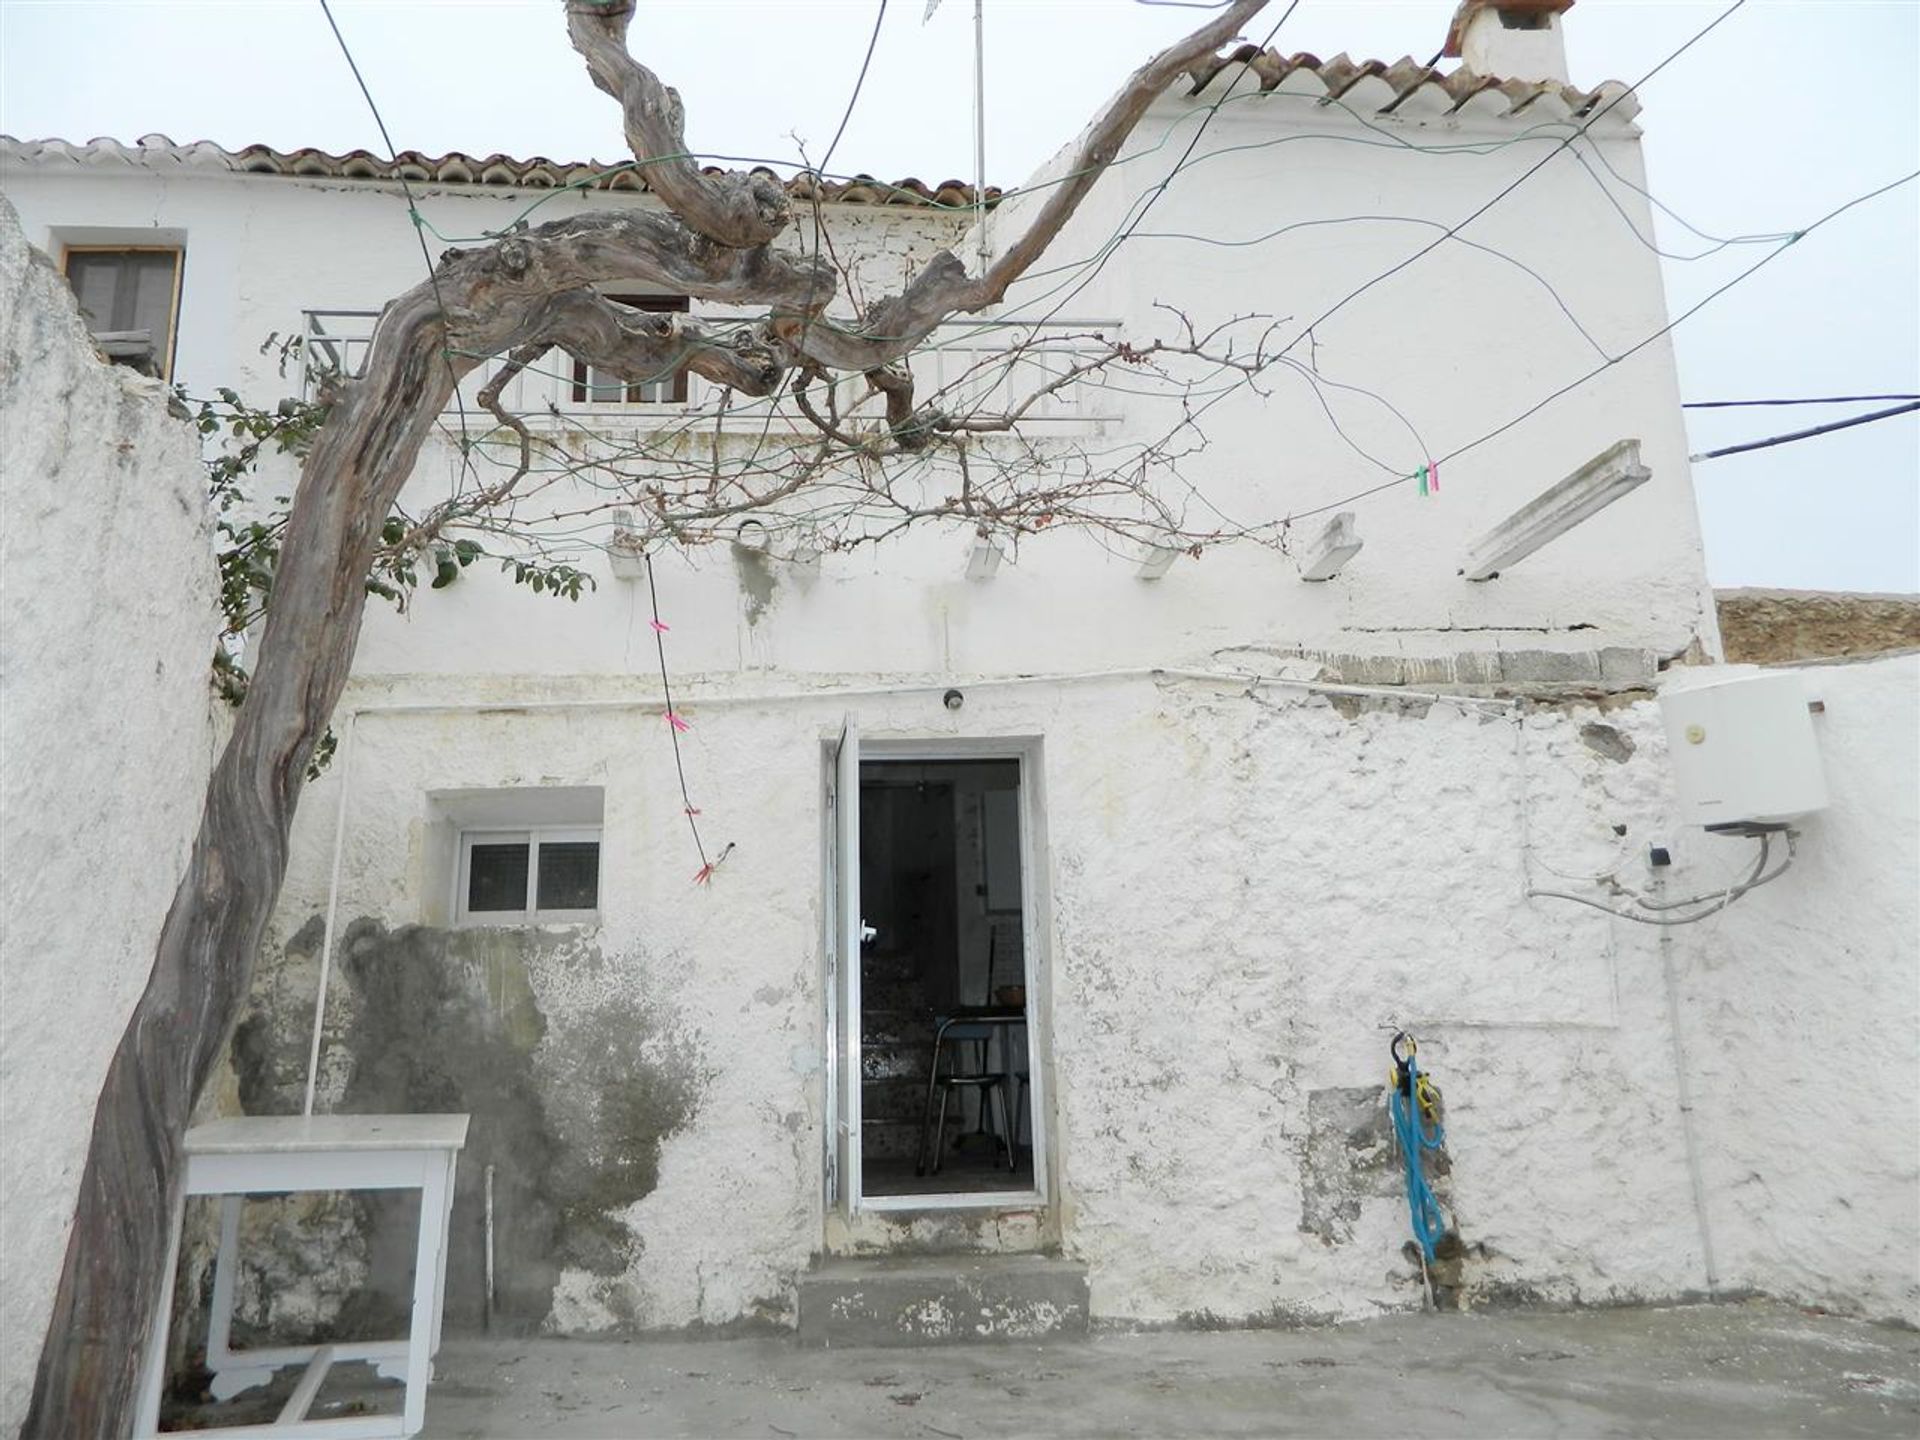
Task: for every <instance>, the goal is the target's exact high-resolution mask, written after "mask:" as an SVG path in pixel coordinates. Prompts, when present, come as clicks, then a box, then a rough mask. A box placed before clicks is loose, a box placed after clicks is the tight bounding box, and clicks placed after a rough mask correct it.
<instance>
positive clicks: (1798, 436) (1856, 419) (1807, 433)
mask: <svg viewBox="0 0 1920 1440" xmlns="http://www.w3.org/2000/svg"><path fill="white" fill-rule="evenodd" d="M1916 410H1920V400H1909V401H1908V402H1907V403H1906V404H1904V405H1894V406H1892V407H1890V408H1888V409H1885V410H1875V411H1874V412H1873V413H1872V414H1870V415H1854V416H1850V417H1849V418H1847V419H1845V420H1835V421H1833V422H1832V423H1831V424H1827V425H1815V426H1812V427H1810V428H1809V429H1806V430H1789V431H1788V432H1787V433H1786V434H1784V435H1769V436H1768V437H1767V438H1766V439H1764V440H1748V441H1746V442H1745V443H1743V444H1740V445H1722V446H1721V447H1720V448H1719V449H1717V450H1702V451H1701V452H1700V453H1699V454H1697V455H1689V456H1688V457H1687V459H1688V460H1691V461H1694V462H1696V463H1697V462H1699V461H1701V460H1718V459H1719V458H1720V457H1721V456H1723V455H1740V454H1744V453H1745V452H1747V451H1749V450H1765V449H1768V448H1769V447H1771V446H1774V445H1788V444H1791V443H1792V442H1794V441H1795V440H1811V439H1813V437H1814V436H1816V435H1831V434H1832V433H1833V432H1834V431H1836V430H1851V429H1852V428H1853V427H1854V426H1856V425H1871V424H1872V423H1873V422H1874V421H1876V420H1891V419H1892V418H1893V417H1894V416H1896V415H1911V414H1912V413H1913V412H1914V411H1916Z"/></svg>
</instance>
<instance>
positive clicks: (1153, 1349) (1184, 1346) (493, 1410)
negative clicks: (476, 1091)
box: [425, 1303, 1920, 1440]
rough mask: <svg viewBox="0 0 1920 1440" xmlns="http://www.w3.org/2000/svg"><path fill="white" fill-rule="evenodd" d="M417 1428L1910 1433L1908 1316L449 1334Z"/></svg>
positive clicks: (1676, 1312)
mask: <svg viewBox="0 0 1920 1440" xmlns="http://www.w3.org/2000/svg"><path fill="white" fill-rule="evenodd" d="M425 1434H426V1435H427V1436H429V1437H435V1440H547V1437H568V1440H574V1437H578V1440H587V1437H592V1440H635V1437H642V1436H699V1437H709V1436H715V1437H717V1436H729V1437H730V1436H744V1437H753V1440H773V1437H790V1436H901V1437H926V1436H943V1437H948V1440H961V1437H964V1440H974V1437H978V1436H1012V1435H1035V1436H1053V1435H1058V1436H1142V1437H1155V1440H1158V1437H1164V1436H1189V1435H1192V1436H1199V1435H1263V1436H1264V1435H1275V1436H1282V1435H1286V1436H1332V1437H1345V1436H1371V1435H1381V1436H1395V1437H1398V1436H1405V1435H1419V1436H1475V1437H1485V1436H1527V1437H1534V1436H1549V1435H1579V1436H1585V1435H1594V1436H1602V1435H1605V1436H1612V1435H1622V1436H1625V1435H1632V1436H1730V1437H1731V1436H1738V1437H1749V1436H1787V1435H1793V1436H1822V1437H1825V1436H1855V1435H1862V1436H1913V1435H1916V1434H1920V1334H1916V1333H1915V1332H1913V1331H1907V1330H1899V1329H1894V1328H1891V1327H1887V1326H1877V1325H1871V1324H1867V1323H1864V1322H1861V1321H1857V1320H1845V1319H1839V1318H1836V1317H1832V1316H1825V1315H1818V1314H1810V1313H1807V1312H1803V1311H1800V1310H1796V1309H1793V1308H1790V1307H1786V1306H1780V1305H1774V1304H1770V1303H1747V1304H1734V1305H1722V1306H1693V1307H1685V1308H1675V1309H1657V1310H1605V1311H1582V1312H1575V1313H1570V1314H1552V1313H1535V1312H1508V1313H1502V1314H1497V1315H1436V1316H1418V1315H1402V1316H1393V1317H1388V1318H1384V1319H1380V1320H1376V1321H1369V1322H1365V1323H1361V1324H1355V1325H1349V1326H1340V1327H1335V1328H1328V1329H1312V1330H1286V1331H1233V1332H1221V1333H1193V1332H1178V1333H1152V1334H1103V1335H1097V1336H1096V1337H1094V1338H1093V1339H1090V1340H1080V1341H1071V1340H1068V1341H1057V1342H1051V1343H1047V1344H1040V1345H1033V1344H1025V1345H1022V1344H1009V1345H995V1346H955V1347H947V1348H939V1349H915V1350H899V1349H888V1350H868V1349H852V1350H804V1349H800V1348H799V1347H797V1346H795V1345H794V1344H793V1343H791V1342H790V1341H787V1340H782V1339H749V1340H729V1341H720V1340H716V1341H705V1342H694V1341H663V1340H640V1341H632V1342H592V1341H579V1340H574V1341H565V1340H533V1341H452V1340H450V1341H449V1342H448V1344H447V1347H446V1350H445V1351H444V1352H443V1353H442V1355H441V1359H440V1366H439V1379H438V1380H437V1381H436V1382H435V1384H434V1386H433V1389H432V1392H431V1394H430V1397H429V1399H428V1403H427V1428H426V1431H425Z"/></svg>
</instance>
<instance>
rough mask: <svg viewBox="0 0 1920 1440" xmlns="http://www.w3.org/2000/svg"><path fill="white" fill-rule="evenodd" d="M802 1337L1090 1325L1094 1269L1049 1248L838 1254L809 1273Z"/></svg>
mask: <svg viewBox="0 0 1920 1440" xmlns="http://www.w3.org/2000/svg"><path fill="white" fill-rule="evenodd" d="M799 1299H800V1315H799V1339H800V1343H801V1344H803V1345H815V1346H848V1345H880V1346H903V1345H954V1344H979V1343H983V1342H991V1341H999V1340H1036V1339H1041V1338H1043V1337H1051V1338H1055V1339H1058V1338H1062V1337H1067V1336H1082V1335H1085V1334H1086V1333H1087V1270H1086V1267H1085V1266H1084V1265H1077V1264H1074V1263H1073V1262H1072V1261H1068V1260H1059V1259H1053V1258H1050V1257H1048V1256H1044V1255H981V1256H950V1255H943V1256H930V1257H925V1258H914V1259H885V1260H829V1261H827V1262H826V1263H825V1264H823V1265H822V1266H821V1267H820V1268H819V1269H818V1270H815V1271H813V1272H812V1273H811V1274H808V1275H805V1276H802V1277H801V1280H800V1297H799Z"/></svg>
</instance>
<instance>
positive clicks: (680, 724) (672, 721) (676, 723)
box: [667, 710, 693, 735]
mask: <svg viewBox="0 0 1920 1440" xmlns="http://www.w3.org/2000/svg"><path fill="white" fill-rule="evenodd" d="M667 724H669V725H671V726H672V727H673V728H674V729H675V730H677V731H679V732H680V733H681V734H682V735H684V734H686V733H687V731H689V730H691V729H693V726H691V725H689V724H688V723H687V722H686V721H684V720H682V719H681V718H680V717H679V716H678V715H676V714H674V713H673V711H671V710H669V711H667Z"/></svg>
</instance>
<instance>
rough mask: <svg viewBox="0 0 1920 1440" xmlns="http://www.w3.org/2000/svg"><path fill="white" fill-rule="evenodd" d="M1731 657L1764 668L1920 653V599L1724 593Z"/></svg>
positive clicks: (1720, 602) (1723, 624) (1723, 629)
mask: <svg viewBox="0 0 1920 1440" xmlns="http://www.w3.org/2000/svg"><path fill="white" fill-rule="evenodd" d="M1714 599H1715V601H1716V602H1717V607H1718V609H1719V612H1720V638H1721V642H1722V643H1723V644H1724V645H1725V646H1726V651H1727V659H1728V660H1730V661H1735V662H1739V661H1748V662H1751V663H1754V664H1759V665H1772V664H1777V663H1779V662H1781V661H1784V660H1836V659H1841V658H1844V657H1850V656H1857V655H1882V654H1885V653H1887V652H1888V651H1893V650H1920V595H1867V594H1850V593H1848V592H1846V591H1842V590H1720V591H1716V592H1715V594H1714Z"/></svg>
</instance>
